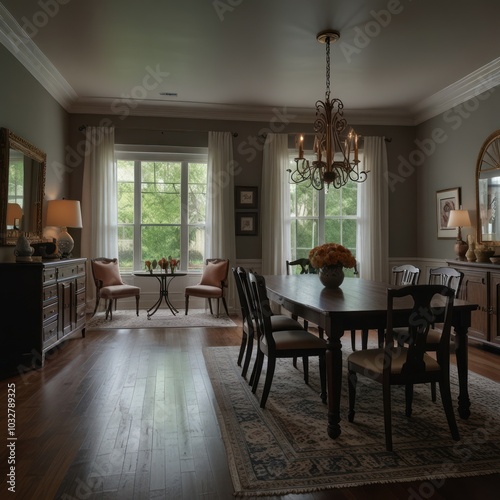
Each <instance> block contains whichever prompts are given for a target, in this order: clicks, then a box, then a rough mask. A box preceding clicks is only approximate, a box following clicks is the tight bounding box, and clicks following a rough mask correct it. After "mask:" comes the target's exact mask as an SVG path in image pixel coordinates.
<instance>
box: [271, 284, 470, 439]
mask: <svg viewBox="0 0 500 500" xmlns="http://www.w3.org/2000/svg"><path fill="white" fill-rule="evenodd" d="M264 278H265V280H266V287H267V292H268V297H269V299H270V300H272V301H273V302H276V303H277V304H279V305H281V306H282V307H284V308H285V309H286V310H288V311H290V312H291V313H292V314H296V315H297V316H299V317H301V318H304V319H306V320H308V321H309V322H312V323H315V324H316V325H318V326H319V327H321V328H323V329H324V331H325V334H326V335H327V351H326V364H327V386H328V387H327V388H328V435H329V436H330V437H331V438H337V437H338V436H340V433H341V429H340V395H341V387H342V343H341V337H342V336H343V334H344V332H345V331H350V330H364V329H377V330H378V329H384V328H385V326H386V322H387V289H388V288H391V287H393V285H391V284H389V283H382V282H377V281H369V280H364V279H361V278H345V279H344V282H343V283H342V285H341V287H340V288H338V289H327V288H324V286H323V285H322V284H321V282H320V281H319V278H318V276H317V275H315V274H306V275H289V276H264ZM439 305H440V303H439V301H437V302H436V307H437V308H439ZM477 307H478V306H477V305H476V304H471V303H469V302H465V301H464V300H459V299H455V301H454V307H453V320H452V324H453V328H454V331H455V335H454V341H455V354H456V359H457V368H458V379H459V395H458V413H459V415H460V417H461V418H463V419H466V418H468V417H469V416H470V399H469V392H468V359H467V358H468V352H467V350H468V346H467V343H468V339H467V330H468V328H469V326H470V324H471V313H472V311H474V310H475V309H477ZM410 310H411V299H409V301H407V302H406V303H405V302H403V303H399V304H397V305H395V311H394V316H393V318H394V326H395V327H398V326H407V325H408V319H409V314H410ZM437 319H438V320H439V316H438V317H437ZM438 322H439V321H438Z"/></svg>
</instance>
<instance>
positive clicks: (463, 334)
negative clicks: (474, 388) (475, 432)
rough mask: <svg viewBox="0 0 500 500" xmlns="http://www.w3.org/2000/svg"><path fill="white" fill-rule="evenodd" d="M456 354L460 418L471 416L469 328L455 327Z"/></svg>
mask: <svg viewBox="0 0 500 500" xmlns="http://www.w3.org/2000/svg"><path fill="white" fill-rule="evenodd" d="M455 333H456V335H455V355H456V358H457V370H458V387H459V393H458V414H459V415H460V418H463V419H467V418H469V417H470V399H469V389H468V387H469V383H468V382H469V366H468V365H469V362H468V352H467V350H468V337H467V328H465V329H463V328H462V327H460V328H455Z"/></svg>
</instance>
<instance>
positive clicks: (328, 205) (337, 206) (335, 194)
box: [325, 188, 343, 241]
mask: <svg viewBox="0 0 500 500" xmlns="http://www.w3.org/2000/svg"><path fill="white" fill-rule="evenodd" d="M342 190H343V188H342V189H334V188H330V189H329V190H328V192H325V215H326V216H327V217H332V216H337V217H338V216H340V215H342V210H341V206H342V205H341V202H342ZM327 241H331V240H327Z"/></svg>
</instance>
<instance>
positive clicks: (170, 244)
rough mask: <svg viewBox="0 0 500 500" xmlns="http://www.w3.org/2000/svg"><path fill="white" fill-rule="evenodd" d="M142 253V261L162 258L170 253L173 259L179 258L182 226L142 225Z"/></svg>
mask: <svg viewBox="0 0 500 500" xmlns="http://www.w3.org/2000/svg"><path fill="white" fill-rule="evenodd" d="M141 253H142V256H141V260H142V261H145V260H151V261H152V260H154V259H156V260H160V259H161V258H162V257H165V258H167V257H168V256H169V255H170V257H172V258H173V259H179V258H180V255H181V228H180V226H142V227H141ZM181 265H182V263H181Z"/></svg>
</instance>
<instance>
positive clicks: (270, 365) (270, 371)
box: [260, 357, 276, 408]
mask: <svg viewBox="0 0 500 500" xmlns="http://www.w3.org/2000/svg"><path fill="white" fill-rule="evenodd" d="M275 368H276V358H274V357H268V358H267V373H266V382H265V384H264V390H263V391H262V397H261V398H260V407H261V408H265V407H266V401H267V397H268V396H269V391H270V390H271V384H272V382H273V376H274V370H275Z"/></svg>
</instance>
